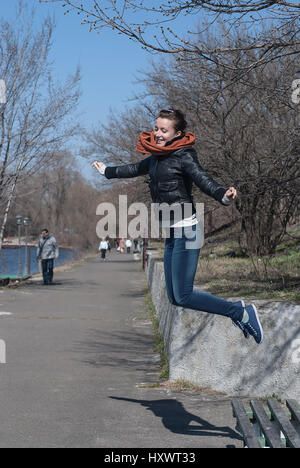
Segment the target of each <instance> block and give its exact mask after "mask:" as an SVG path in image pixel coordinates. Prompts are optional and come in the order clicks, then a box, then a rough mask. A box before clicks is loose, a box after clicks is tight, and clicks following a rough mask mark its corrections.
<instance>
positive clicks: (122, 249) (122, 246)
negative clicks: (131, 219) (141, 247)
mask: <svg viewBox="0 0 300 468" xmlns="http://www.w3.org/2000/svg"><path fill="white" fill-rule="evenodd" d="M125 247H126V245H125V240H124V239H120V252H121V253H123V252H124V250H125Z"/></svg>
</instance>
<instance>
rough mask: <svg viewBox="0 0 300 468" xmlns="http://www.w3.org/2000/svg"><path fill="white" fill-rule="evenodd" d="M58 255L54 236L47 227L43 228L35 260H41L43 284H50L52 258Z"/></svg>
mask: <svg viewBox="0 0 300 468" xmlns="http://www.w3.org/2000/svg"><path fill="white" fill-rule="evenodd" d="M58 256H59V249H58V245H57V242H56V239H55V237H54V236H51V235H50V234H49V231H48V229H43V231H42V237H41V239H40V241H39V243H38V247H37V254H36V257H37V261H40V260H41V261H42V272H43V280H44V284H51V283H52V282H53V270H54V260H55V259H57V258H58Z"/></svg>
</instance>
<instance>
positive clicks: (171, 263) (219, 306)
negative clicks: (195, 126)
mask: <svg viewBox="0 0 300 468" xmlns="http://www.w3.org/2000/svg"><path fill="white" fill-rule="evenodd" d="M186 126H187V124H186V121H185V117H184V115H183V114H182V112H181V111H179V110H173V109H171V110H162V111H161V112H160V113H159V115H158V118H157V120H156V125H155V128H154V130H153V131H152V132H143V133H142V134H141V135H140V138H139V140H138V144H137V148H136V149H137V151H139V152H140V153H143V154H144V155H149V156H148V157H147V158H146V159H143V160H142V161H140V162H137V163H135V164H127V165H123V166H116V167H107V166H106V165H105V164H104V163H102V162H98V161H95V162H94V163H93V167H95V168H96V169H97V170H98V171H99V172H100V173H101V174H102V175H104V176H105V177H106V178H107V179H113V178H131V177H137V176H142V175H149V177H150V179H149V185H150V190H151V196H152V200H153V202H154V203H157V204H162V203H167V204H168V205H174V204H180V205H181V207H182V213H183V216H182V219H181V220H180V221H179V222H178V220H176V222H174V220H172V219H170V222H169V226H168V227H169V233H170V235H169V236H168V237H167V239H166V245H165V254H164V267H165V281H166V288H167V293H168V298H169V300H170V302H171V303H172V304H175V305H178V306H181V307H185V308H188V309H193V310H197V311H203V312H208V313H211V314H217V315H223V316H225V317H228V318H230V319H231V320H232V321H233V323H234V325H236V326H238V327H239V328H240V329H241V330H242V331H243V333H244V336H245V337H246V338H249V336H250V335H251V336H253V338H254V340H255V341H256V343H258V344H260V343H262V341H263V330H262V326H261V324H260V321H259V317H258V313H257V310H256V307H255V305H253V304H251V305H249V306H246V307H245V304H244V301H239V302H229V301H226V300H224V299H221V298H218V297H216V296H213V295H211V294H208V293H206V292H200V291H194V279H195V274H196V270H197V265H198V260H199V255H200V247H199V232H198V231H199V229H200V223H199V220H198V218H197V215H196V209H195V207H194V204H193V198H192V185H193V183H195V184H196V185H197V186H198V187H199V188H200V189H201V190H202V191H203V192H204V193H206V194H207V195H209V196H211V197H212V198H214V199H215V200H217V201H218V202H220V203H221V204H222V205H229V204H230V203H231V202H232V201H233V200H234V199H235V198H236V197H237V191H236V189H235V188H234V187H230V188H229V189H227V190H226V189H225V188H223V187H222V186H221V185H220V184H219V183H218V182H216V181H215V180H214V179H212V177H211V176H210V175H209V174H208V173H207V172H206V171H205V170H204V169H203V168H202V167H201V166H200V164H199V161H198V157H197V153H196V150H195V149H194V148H193V146H194V144H195V136H194V135H193V134H192V133H190V132H186V131H185V130H186ZM186 204H189V205H190V206H192V216H188V217H184V213H185V211H184V209H183V207H184V206H185V205H186ZM165 227H166V226H165Z"/></svg>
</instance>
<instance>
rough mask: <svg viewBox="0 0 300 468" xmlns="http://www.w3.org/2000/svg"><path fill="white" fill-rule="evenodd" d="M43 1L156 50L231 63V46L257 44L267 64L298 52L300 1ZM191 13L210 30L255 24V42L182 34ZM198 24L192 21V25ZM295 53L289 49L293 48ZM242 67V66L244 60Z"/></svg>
mask: <svg viewBox="0 0 300 468" xmlns="http://www.w3.org/2000/svg"><path fill="white" fill-rule="evenodd" d="M39 1H40V2H42V1H46V2H51V3H53V2H62V4H63V6H64V8H65V13H69V12H71V11H75V12H77V13H78V14H79V15H80V16H81V19H82V24H85V25H87V26H88V27H89V29H90V31H97V32H99V31H101V29H103V28H110V29H112V30H113V31H115V32H117V33H118V34H121V35H124V36H126V37H128V38H129V39H130V40H132V41H135V42H137V43H139V44H141V46H142V47H143V48H145V49H147V50H149V51H152V52H162V53H167V54H176V55H177V54H178V53H187V54H189V55H190V56H192V57H193V56H201V57H203V58H205V59H206V60H207V61H211V60H214V59H215V58H214V57H215V55H216V54H217V61H218V63H222V65H223V66H226V67H230V65H229V64H228V61H227V60H226V57H227V55H228V54H230V53H231V52H232V51H240V50H257V51H259V55H258V56H257V57H256V61H255V62H253V63H252V64H250V65H249V67H253V66H257V65H262V64H264V63H266V62H267V61H270V60H273V59H274V57H277V56H280V55H282V53H284V51H285V49H286V48H288V47H289V48H290V47H292V46H293V47H295V48H296V50H295V51H294V53H299V45H300V39H299V34H298V32H299V11H300V2H297V1H293V2H292V1H291V2H286V1H282V0H277V1H276V0H272V1H267V0H265V1H248V0H244V1H243V0H239V1H233V0H228V1H225V0H224V1H223V0H222V1H216V0H212V1H202V0H194V1H189V0H188V1H186V0H185V1H181V0H170V1H168V2H161V1H157V2H152V3H150V4H149V2H141V1H139V0H104V1H99V0H82V1H81V2H77V1H76V0H39ZM184 16H186V17H188V18H190V19H191V22H192V21H193V20H194V19H195V18H199V21H200V25H201V26H200V30H201V31H202V32H203V31H206V30H207V29H208V28H209V25H211V26H213V25H214V24H215V23H216V21H223V22H226V24H227V25H228V27H229V28H233V29H236V28H239V27H240V26H242V27H243V29H246V30H248V31H249V32H250V31H251V30H252V31H253V34H252V40H251V43H250V44H243V42H242V41H241V42H240V44H238V45H236V46H235V48H233V45H232V44H228V43H227V41H226V38H225V41H224V37H222V36H220V37H219V38H218V40H216V41H215V43H214V45H213V46H211V47H207V44H206V43H205V42H200V41H199V40H198V41H197V42H196V41H195V35H194V34H195V33H193V34H191V35H190V34H189V32H190V31H188V32H187V34H185V35H183V34H182V33H180V32H179V30H178V24H180V21H181V19H182V18H183V17H184ZM269 21H273V24H274V26H273V28H272V31H271V33H270V34H269V35H266V34H265V33H264V31H263V28H262V27H263V25H264V24H266V22H269ZM192 28H193V26H191V29H192ZM289 53H290V52H289ZM237 65H238V68H237V69H238V70H241V68H240V64H237Z"/></svg>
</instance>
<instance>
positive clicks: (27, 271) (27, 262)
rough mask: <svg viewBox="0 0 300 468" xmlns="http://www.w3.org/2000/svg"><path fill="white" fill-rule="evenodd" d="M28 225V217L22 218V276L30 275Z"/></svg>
mask: <svg viewBox="0 0 300 468" xmlns="http://www.w3.org/2000/svg"><path fill="white" fill-rule="evenodd" d="M29 224H30V219H29V218H28V217H26V218H24V226H25V237H26V240H25V268H24V275H25V276H29V275H30V255H28V226H29Z"/></svg>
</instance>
